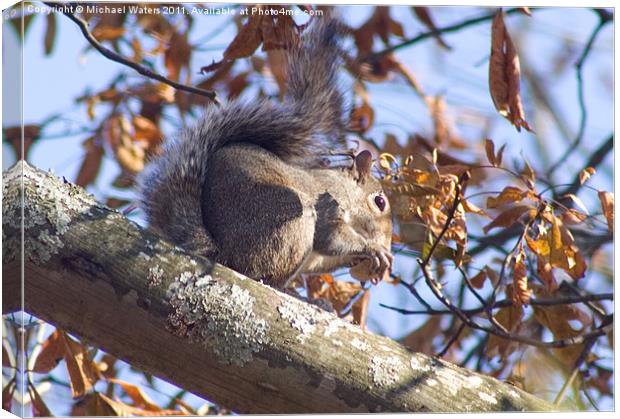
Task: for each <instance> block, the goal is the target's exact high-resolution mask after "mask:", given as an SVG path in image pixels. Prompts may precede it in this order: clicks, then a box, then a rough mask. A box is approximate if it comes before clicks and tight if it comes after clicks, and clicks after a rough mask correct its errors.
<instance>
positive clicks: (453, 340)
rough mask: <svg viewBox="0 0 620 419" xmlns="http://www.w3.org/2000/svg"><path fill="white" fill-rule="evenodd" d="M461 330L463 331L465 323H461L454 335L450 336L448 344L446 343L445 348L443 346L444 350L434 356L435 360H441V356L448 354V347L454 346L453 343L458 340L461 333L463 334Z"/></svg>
mask: <svg viewBox="0 0 620 419" xmlns="http://www.w3.org/2000/svg"><path fill="white" fill-rule="evenodd" d="M463 330H465V323H461V325H460V326H459V328H458V330H457V331H456V333H455V334H454V335H452V337H451V338H450V340H449V341H448V343H446V346H444V348H443V349H442V350H441V351H439V352H438V353H437V355H435V356H436V357H437V358H443V356H444V355H445V354H446V353H447V352H448V350H449V349H450V347H451V346H452V345H454V342H456V341H457V340H458V338H459V336H461V333H463Z"/></svg>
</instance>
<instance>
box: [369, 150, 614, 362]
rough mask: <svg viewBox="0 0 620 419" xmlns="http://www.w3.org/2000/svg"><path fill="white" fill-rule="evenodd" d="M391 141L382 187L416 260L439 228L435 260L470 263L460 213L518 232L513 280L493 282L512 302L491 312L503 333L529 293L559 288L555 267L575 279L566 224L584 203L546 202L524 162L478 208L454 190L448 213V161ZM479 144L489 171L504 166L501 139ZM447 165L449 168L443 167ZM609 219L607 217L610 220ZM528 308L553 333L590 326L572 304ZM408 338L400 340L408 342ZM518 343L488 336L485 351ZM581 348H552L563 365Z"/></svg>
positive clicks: (580, 266)
mask: <svg viewBox="0 0 620 419" xmlns="http://www.w3.org/2000/svg"><path fill="white" fill-rule="evenodd" d="M391 147H392V149H393V150H394V151H398V154H399V155H401V158H402V160H403V164H402V165H399V164H398V161H397V159H396V158H395V157H394V155H392V154H389V153H384V154H382V155H381V156H380V160H379V164H380V166H381V168H382V169H383V171H384V173H385V177H384V180H383V182H384V187H385V189H386V190H387V191H388V193H389V197H390V202H391V203H392V211H393V213H394V215H395V216H396V220H397V222H398V226H399V232H400V242H401V243H402V244H406V245H408V246H409V247H411V248H413V249H417V250H418V251H421V253H422V258H423V259H425V258H427V256H429V255H428V252H429V251H430V249H432V246H433V243H434V241H435V240H436V238H437V237H438V236H439V235H440V234H441V232H442V231H443V230H444V229H445V234H444V235H443V236H442V242H441V243H440V244H439V245H438V246H435V250H434V254H433V255H432V257H433V258H434V259H437V260H442V259H450V260H452V261H453V262H454V263H455V265H456V266H460V265H465V266H469V264H470V262H471V261H472V260H471V258H469V257H468V255H467V237H468V228H467V224H468V223H467V219H466V215H467V214H476V215H477V216H480V217H483V218H487V219H489V220H490V221H489V222H488V223H487V224H486V225H485V226H484V227H483V231H484V233H485V234H487V233H489V232H491V231H492V230H494V229H504V230H506V229H511V228H512V229H514V228H518V230H517V236H519V237H520V239H519V241H518V243H517V244H516V245H515V248H514V249H513V251H512V253H511V254H510V255H509V258H508V259H507V260H508V261H509V262H510V264H509V267H510V268H511V270H512V281H511V283H509V284H504V285H502V288H500V289H503V291H504V294H505V295H506V298H508V299H510V300H511V301H512V305H511V306H506V307H503V308H501V309H500V310H499V311H498V312H497V313H496V314H495V316H494V317H495V320H496V321H497V322H498V323H499V324H501V325H502V326H503V327H504V328H505V330H506V331H508V332H509V333H518V332H519V331H520V330H521V328H522V326H523V320H524V319H523V317H524V313H525V311H524V309H523V306H524V305H527V304H528V303H529V300H530V298H531V296H532V294H536V295H537V296H538V297H549V298H550V297H553V296H558V295H559V294H558V282H557V280H556V275H557V271H563V272H564V273H565V274H567V275H568V276H569V277H570V278H572V279H573V280H575V281H577V280H579V279H580V278H583V277H584V276H585V272H586V268H587V263H586V257H585V256H584V255H583V254H582V252H581V250H580V249H579V248H578V246H577V243H576V241H575V238H574V237H573V234H572V233H571V230H570V228H569V227H570V226H574V225H578V224H581V223H584V222H585V221H586V220H587V219H588V218H590V215H589V214H588V213H587V210H586V209H585V205H584V204H583V203H582V202H581V200H580V199H579V198H578V197H577V196H575V195H570V196H568V197H567V198H568V199H569V200H570V202H572V203H573V204H574V205H573V206H572V207H566V206H562V205H554V203H553V202H548V201H547V200H545V199H544V198H543V197H542V196H541V195H540V194H539V192H538V191H537V189H536V178H535V174H534V171H533V169H532V168H531V167H530V166H529V165H528V164H527V163H525V167H524V169H523V171H522V173H521V174H516V175H515V176H516V178H515V185H508V186H506V187H505V188H504V189H503V190H502V191H500V192H499V193H496V194H494V195H493V196H490V197H488V198H487V199H486V203H485V205H484V206H483V207H482V208H479V207H478V206H476V205H475V204H473V203H472V202H469V201H468V200H466V199H465V198H464V197H461V201H460V203H459V205H458V206H457V207H456V210H455V211H454V212H453V216H452V217H451V218H448V217H449V214H450V213H451V210H453V208H452V207H453V205H454V199H455V196H456V195H455V191H456V189H457V188H456V185H457V184H458V182H459V178H458V176H457V175H456V174H455V172H454V171H455V167H454V166H448V167H446V166H442V165H440V164H438V158H437V156H438V153H437V150H434V151H431V152H430V153H428V154H427V155H426V156H425V155H423V154H421V153H419V149H418V153H417V154H412V155H408V156H406V157H405V154H404V153H406V152H407V151H408V150H407V148H405V147H400V149H399V150H397V149H396V148H395V147H393V146H391ZM485 150H486V154H487V158H488V161H489V163H490V165H491V166H492V167H494V169H490V170H502V171H503V170H505V169H504V168H503V166H502V158H503V152H504V146H502V147H501V148H500V149H499V151H497V152H496V151H495V144H494V143H493V142H492V141H491V140H487V141H486V143H485ZM460 166H462V167H460ZM460 166H459V165H457V167H460V169H461V170H467V169H470V170H472V171H475V170H476V167H475V166H472V165H470V166H466V165H464V164H461V165H460ZM447 168H449V169H451V170H452V172H449V171H447V170H446V169H447ZM592 173H593V171H592V170H586V171H585V174H583V175H582V178H583V181H586V180H587V177H588V176H590V175H591V174H592ZM586 174H587V175H586ZM599 197H600V200H601V207H602V211H603V213H604V215H605V216H606V218H607V219H608V227H609V228H610V229H611V228H612V226H613V195H612V194H611V193H609V192H604V191H601V192H600V193H599ZM609 220H612V222H611V223H609ZM610 231H611V230H610ZM450 242H453V243H454V244H455V245H456V248H455V249H454V248H450V247H449V243H450ZM437 268H438V277H441V275H442V271H443V268H441V265H440V264H438V266H437ZM498 281H499V271H498V270H496V269H493V268H491V267H489V266H485V267H484V268H483V269H481V270H479V272H478V273H477V274H476V275H475V276H474V277H472V278H471V279H470V282H471V284H472V286H473V287H475V288H478V289H481V288H483V287H484V286H485V284H487V283H488V284H490V285H491V286H493V287H495V286H497V285H498ZM500 285H501V284H500ZM534 314H535V315H534V317H533V319H532V321H534V322H536V323H537V324H538V325H541V326H543V327H545V328H547V329H548V330H550V331H551V332H552V334H553V336H554V338H555V339H558V340H560V339H566V338H571V337H575V336H578V335H580V334H583V333H584V332H585V331H587V329H588V328H590V327H591V326H592V319H591V318H590V317H589V316H588V315H587V314H586V312H584V311H583V309H582V308H581V307H580V306H579V305H576V304H566V305H558V306H549V307H547V306H536V308H535V310H534ZM573 320H577V321H579V322H580V323H581V325H582V327H581V329H579V330H575V329H573V328H572V326H571V325H570V322H571V321H573ZM430 322H431V319H429V320H428V322H427V324H426V326H422V328H420V329H418V330H417V331H414V335H412V336H415V338H416V339H417V337H418V334H420V333H423V331H424V330H426V329H425V327H427V326H428V327H431V325H430ZM463 336H465V335H463ZM463 336H461V339H462V338H463ZM412 340H413V338H406V339H405V341H407V342H410V341H412ZM410 343H411V342H410ZM517 346H518V345H517V344H515V343H514V342H511V341H510V340H507V339H504V338H501V337H497V336H491V337H490V340H489V342H488V345H487V350H488V354H489V355H490V356H493V355H494V354H499V355H501V356H502V357H503V358H505V357H506V356H507V355H509V354H510V353H511V352H512V351H513V350H514V349H516V348H517ZM581 349H583V345H573V346H570V347H568V348H563V349H558V350H557V352H558V353H559V355H558V356H560V357H563V359H565V360H566V362H567V365H570V361H571V360H572V361H574V360H575V359H576V356H578V354H579V352H580V350H581Z"/></svg>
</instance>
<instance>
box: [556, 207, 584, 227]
mask: <svg viewBox="0 0 620 419" xmlns="http://www.w3.org/2000/svg"><path fill="white" fill-rule="evenodd" d="M561 217H562V222H563V223H564V224H569V225H575V224H581V223H583V222H584V221H585V220H586V219H587V218H588V216H587V215H586V214H584V213H582V212H580V211H577V210H576V209H574V208H569V209H567V210H566V211H564V212H563V213H562V215H561Z"/></svg>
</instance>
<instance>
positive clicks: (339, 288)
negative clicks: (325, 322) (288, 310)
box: [305, 274, 370, 328]
mask: <svg viewBox="0 0 620 419" xmlns="http://www.w3.org/2000/svg"><path fill="white" fill-rule="evenodd" d="M305 288H306V292H307V295H308V299H309V300H310V301H314V302H317V303H318V304H321V303H327V306H328V307H329V308H331V309H333V310H334V311H335V312H336V314H338V316H339V317H342V318H345V319H347V320H349V321H351V322H352V323H353V324H357V325H360V326H361V327H362V328H365V327H366V317H367V315H368V302H369V300H370V293H369V291H368V289H364V287H363V285H362V284H361V283H359V282H348V281H338V280H336V279H334V277H333V276H332V275H331V274H323V275H306V276H305ZM321 300H322V301H321Z"/></svg>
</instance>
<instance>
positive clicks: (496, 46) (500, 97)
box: [489, 9, 532, 131]
mask: <svg viewBox="0 0 620 419" xmlns="http://www.w3.org/2000/svg"><path fill="white" fill-rule="evenodd" d="M520 83H521V68H520V64H519V56H518V55H517V51H516V49H515V46H514V44H513V42H512V39H511V38H510V35H509V34H508V31H507V29H506V25H505V23H504V13H503V12H502V10H501V9H500V10H498V12H497V13H496V14H495V17H494V18H493V24H492V29H491V58H490V62H489V90H490V92H491V98H492V99H493V104H494V105H495V109H497V111H498V112H499V113H500V115H502V116H503V117H505V118H507V119H508V120H509V121H510V122H511V123H512V124H513V125H514V126H515V128H516V129H517V131H521V127H523V128H525V129H526V130H528V131H532V129H531V128H530V126H529V125H528V123H527V121H526V120H525V114H524V111H523V103H522V102H521V93H520V89H521V88H520Z"/></svg>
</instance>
